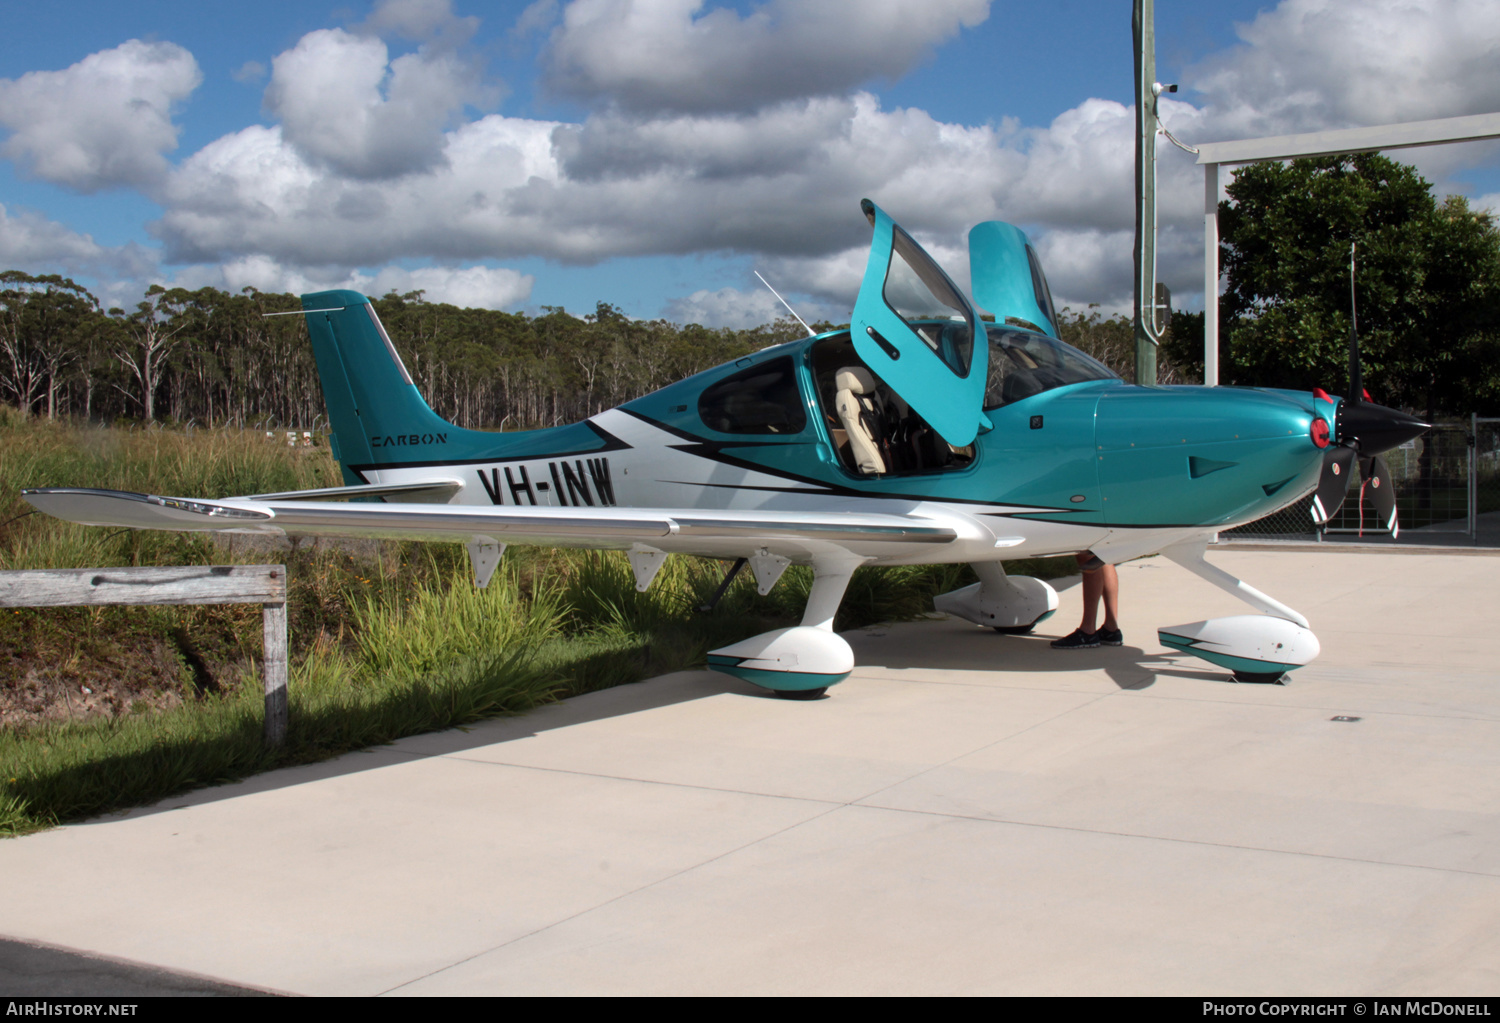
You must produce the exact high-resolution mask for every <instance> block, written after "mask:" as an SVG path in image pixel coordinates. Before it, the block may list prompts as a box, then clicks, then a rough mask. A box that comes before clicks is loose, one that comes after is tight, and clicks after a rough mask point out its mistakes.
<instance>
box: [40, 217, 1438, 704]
mask: <svg viewBox="0 0 1500 1023" xmlns="http://www.w3.org/2000/svg"><path fill="white" fill-rule="evenodd" d="M862 208H863V210H864V213H865V215H866V217H867V218H868V219H869V220H870V223H871V224H872V225H873V226H874V229H875V230H874V241H873V243H872V245H871V247H870V256H869V261H868V264H867V266H866V269H865V276H864V282H863V285H862V286H861V289H860V292H859V296H858V298H857V300H856V302H855V306H854V312H853V316H852V319H851V325H850V328H849V329H848V330H838V331H831V332H828V333H824V334H819V335H817V336H814V337H808V338H804V339H802V340H798V341H790V342H787V343H785V344H779V345H776V346H774V347H770V348H767V349H765V350H763V351H760V352H757V353H755V354H754V355H750V356H747V357H745V358H743V359H739V360H737V361H735V362H734V363H732V364H727V365H724V366H720V367H718V368H716V369H712V370H709V371H707V372H704V373H700V374H698V375H697V376H694V377H690V378H688V379H686V380H682V381H680V382H678V383H675V384H672V385H671V386H669V387H665V388H663V389H661V390H660V391H657V392H655V393H653V394H649V395H647V396H645V397H643V398H639V399H637V400H635V401H631V402H628V403H626V404H624V405H622V406H620V407H619V408H615V409H610V410H609V411H607V412H603V413H601V414H599V415H596V416H593V417H591V418H590V419H588V420H586V421H584V422H581V423H575V424H573V425H569V426H559V427H554V428H552V429H547V430H535V431H530V432H524V433H487V432H481V431H474V430H465V429H460V428H458V427H455V426H453V425H452V424H451V423H448V422H446V421H444V420H443V419H441V418H439V417H438V416H437V415H436V414H435V413H434V412H433V411H432V410H431V408H429V407H428V405H427V403H426V402H425V401H424V400H423V399H422V396H421V395H420V394H419V393H418V391H417V388H416V387H415V386H414V385H413V383H412V380H411V376H410V375H409V374H408V373H407V371H406V368H405V366H403V364H402V362H401V358H400V357H399V356H398V355H397V353H396V349H395V346H394V345H392V344H391V340H390V338H389V337H388V336H387V334H386V332H385V329H384V328H383V327H382V326H381V324H380V320H379V318H378V317H377V316H376V314H375V310H374V308H373V307H372V306H371V304H370V301H369V299H367V298H366V297H365V296H363V295H360V294H358V293H356V292H352V291H325V292H319V293H316V294H310V295H304V296H302V305H303V309H304V312H305V315H306V317H307V326H308V332H309V333H310V334H311V336H312V344H313V350H314V352H315V354H316V357H317V363H318V372H319V375H320V376H321V378H322V385H323V394H324V397H325V399H326V400H327V404H328V415H329V420H330V423H331V426H332V435H331V438H330V440H331V441H332V446H333V454H334V457H335V458H336V459H337V460H338V462H339V464H340V466H341V468H342V471H343V475H344V481H345V483H346V484H347V485H346V486H343V487H334V488H328V489H323V490H311V491H298V492H294V493H283V494H257V495H254V496H250V497H233V498H223V499H219V500H203V499H199V498H182V497H158V496H153V495H144V494H127V493H121V492H116V491H101V490H87V489H47V490H30V491H27V492H26V494H25V496H26V499H27V500H29V501H30V502H31V503H32V504H33V505H35V506H36V507H37V508H39V509H40V510H42V511H45V512H48V513H50V514H52V515H56V516H59V517H61V518H64V519H69V520H72V521H74V522H81V523H86V524H90V525H111V526H133V527H140V528H149V529H171V530H207V531H221V532H242V533H246V532H248V533H269V534H275V535H304V536H305V535H325V536H327V535H332V536H367V537H389V538H408V539H417V540H449V541H452V540H457V541H461V542H463V543H465V544H467V546H468V550H469V553H470V556H471V559H472V563H473V568H474V574H475V578H476V582H477V583H478V584H479V585H481V586H483V585H485V583H487V582H488V580H489V577H490V575H491V573H492V572H493V571H494V568H495V565H496V564H497V562H498V561H499V558H500V556H501V554H502V552H503V551H504V549H505V547H506V545H507V544H537V545H546V546H557V547H585V548H602V549H614V550H622V551H624V552H626V554H627V555H628V557H629V559H630V563H631V565H632V567H633V569H634V572H635V577H636V581H637V585H638V586H639V588H640V589H642V590H645V589H646V588H647V586H649V585H650V583H651V580H652V579H653V578H654V576H655V575H656V573H657V571H658V570H659V569H660V567H661V565H662V562H663V560H664V559H665V558H666V556H667V555H669V554H688V555H694V556H698V557H707V558H718V559H725V560H728V559H736V561H735V564H736V570H737V569H738V568H739V567H740V566H742V565H743V564H745V563H747V562H748V564H749V565H750V566H751V568H752V569H753V571H754V573H755V580H756V583H757V585H758V588H759V590H760V592H762V593H767V592H769V591H770V590H771V588H772V587H773V586H775V585H776V582H777V580H778V579H779V578H780V576H781V574H782V572H783V571H784V570H785V569H786V567H787V566H788V565H792V564H800V565H810V566H811V567H812V570H813V573H814V582H813V586H812V590H811V593H810V595H809V597H808V601H807V606H806V609H805V611H804V613H803V617H802V624H801V625H799V626H797V627H795V628H790V629H778V630H776V631H773V632H769V633H765V634H763V635H760V636H756V637H754V638H753V639H749V640H746V641H744V642H741V643H737V644H734V645H732V646H728V647H725V648H723V649H721V650H716V651H713V652H712V653H711V654H710V655H709V666H710V667H712V668H715V669H717V670H719V671H723V672H727V673H729V674H731V675H735V676H738V677H740V678H743V679H746V680H748V681H750V682H753V683H756V684H758V685H760V686H763V687H766V688H768V689H771V690H774V691H776V692H778V693H780V694H782V695H787V696H793V697H799V696H800V697H808V696H815V695H819V694H821V693H822V692H823V691H824V690H825V689H826V688H827V687H828V686H830V685H832V684H834V683H836V682H839V681H841V680H843V679H844V678H845V677H847V676H848V674H849V673H850V671H851V670H852V669H853V667H854V655H853V652H852V650H851V649H850V647H849V644H848V643H847V642H845V641H844V639H843V638H842V637H840V636H838V635H837V634H836V633H834V631H833V619H834V613H835V612H836V611H837V609H838V606H839V603H840V601H841V600H842V599H843V595H844V591H845V588H846V587H847V585H848V582H849V578H850V576H851V574H852V573H853V572H854V570H855V569H857V568H858V567H859V566H861V565H871V564H873V565H911V564H932V563H956V562H967V563H969V564H971V565H973V566H974V569H975V571H976V572H977V573H978V576H979V579H980V581H979V582H978V583H976V584H974V585H972V586H969V587H966V588H964V589H960V590H957V591H955V592H953V593H949V594H945V595H943V596H941V597H939V598H938V599H937V601H936V604H937V608H938V610H940V611H944V612H947V613H949V614H952V615H956V616H958V617H961V618H964V619H967V620H969V621H971V622H974V623H976V624H978V625H982V626H987V627H992V628H994V629H996V630H998V631H1000V632H1028V631H1030V630H1031V629H1032V628H1033V627H1034V626H1035V625H1036V624H1037V623H1038V622H1040V621H1042V620H1043V619H1045V618H1047V617H1048V616H1049V615H1051V614H1052V613H1053V612H1054V611H1055V610H1056V609H1057V593H1056V591H1054V590H1053V588H1052V587H1051V586H1049V585H1048V584H1047V583H1046V582H1044V581H1041V580H1037V579H1032V578H1027V577H1018V576H1008V575H1007V574H1006V573H1005V570H1004V563H1005V562H1006V561H1008V560H1012V559H1016V558H1033V557H1039V556H1047V555H1058V554H1067V553H1072V552H1080V551H1093V552H1094V553H1095V554H1096V555H1097V556H1098V557H1099V558H1101V559H1103V560H1104V561H1105V562H1109V563H1119V562H1123V561H1127V560H1129V559H1132V558H1137V557H1140V556H1142V555H1145V554H1151V553H1156V552H1160V553H1162V554H1163V555H1165V556H1167V557H1169V558H1171V559H1172V560H1174V561H1176V562H1178V563H1179V564H1182V565H1183V566H1185V567H1187V568H1189V569H1190V570H1192V571H1194V572H1196V573H1197V574H1199V575H1200V576H1202V577H1204V578H1205V579H1207V580H1208V581H1210V582H1212V583H1214V584H1216V585H1218V586H1221V587H1223V588H1225V589H1227V590H1229V591H1230V592H1231V593H1234V594H1235V595H1236V596H1238V597H1240V598H1242V599H1243V600H1244V601H1246V602H1247V603H1248V604H1250V605H1251V606H1253V607H1255V608H1256V609H1257V610H1259V611H1261V612H1264V613H1262V614H1255V615H1240V616H1234V617H1230V618H1221V619H1214V620H1210V621H1206V622H1196V623H1192V624H1189V625H1180V626H1172V627H1168V628H1163V629H1162V630H1161V631H1160V633H1159V635H1160V637H1161V640H1162V641H1163V642H1164V643H1165V644H1167V645H1170V646H1173V647H1177V648H1180V649H1183V650H1187V651H1190V652H1191V653H1193V654H1195V655H1197V656H1199V657H1202V658H1204V659H1206V660H1208V661H1210V662H1213V663H1215V664H1218V665H1221V666H1223V667H1227V668H1229V669H1230V670H1232V671H1234V672H1235V673H1236V674H1237V675H1238V676H1239V677H1241V678H1247V679H1248V678H1253V679H1273V678H1279V677H1280V676H1281V675H1282V673H1284V672H1285V671H1288V670H1290V669H1292V668H1295V667H1298V666H1300V665H1302V664H1305V663H1307V662H1308V661H1309V660H1311V659H1312V658H1313V657H1314V656H1316V655H1317V653H1318V643H1317V640H1316V638H1315V637H1314V636H1313V634H1312V632H1311V631H1310V630H1309V627H1308V623H1307V620H1306V619H1305V618H1303V617H1302V616H1301V615H1300V614H1298V613H1297V612H1296V611H1294V610H1292V609H1291V608H1289V607H1287V606H1285V605H1283V604H1281V603H1279V602H1277V601H1276V600H1273V599H1272V598H1270V597H1268V596H1266V595H1265V594H1262V593H1260V592H1259V591H1257V590H1255V589H1253V588H1251V587H1250V586H1248V585H1246V584H1245V583H1243V582H1241V581H1240V580H1238V579H1236V578H1234V577H1233V576H1230V575H1229V574H1228V573H1225V572H1223V571H1221V570H1219V569H1217V568H1215V567H1213V566H1211V565H1209V564H1208V563H1207V562H1206V561H1205V560H1204V556H1203V555H1204V550H1205V545H1206V543H1207V542H1208V541H1209V540H1210V539H1211V538H1212V537H1213V535H1214V534H1215V533H1217V532H1219V531H1220V530H1224V529H1229V528H1231V527H1233V526H1236V525H1240V524H1243V523H1246V522H1250V521H1252V520H1254V519H1258V518H1260V517H1262V516H1265V515H1268V514H1270V513H1271V512H1274V511H1276V510H1278V509H1280V508H1283V507H1285V506H1287V505H1289V504H1291V503H1293V502H1294V501H1296V500H1298V499H1299V498H1302V497H1304V496H1306V495H1307V494H1308V493H1310V492H1312V491H1317V493H1318V499H1317V501H1316V502H1315V505H1314V516H1315V517H1321V519H1323V520H1326V518H1327V517H1328V516H1331V515H1332V514H1333V512H1334V511H1336V510H1337V508H1338V505H1339V504H1340V503H1341V502H1342V500H1343V495H1344V493H1345V491H1346V490H1347V488H1348V483H1349V479H1350V476H1349V470H1350V469H1351V467H1352V465H1353V462H1354V460H1355V458H1356V457H1358V458H1360V460H1361V462H1362V465H1363V469H1364V475H1365V478H1366V480H1367V481H1368V482H1370V483H1373V484H1374V485H1375V489H1374V490H1373V496H1374V497H1375V499H1376V501H1377V507H1378V508H1379V509H1380V511H1381V514H1382V517H1383V519H1384V520H1385V521H1386V522H1387V524H1388V526H1389V527H1390V528H1392V529H1394V527H1395V502H1394V499H1393V498H1392V497H1391V496H1390V494H1391V488H1390V487H1389V485H1388V484H1387V485H1383V484H1386V481H1387V479H1388V474H1387V473H1386V472H1385V470H1384V466H1383V464H1382V463H1381V461H1380V460H1379V458H1378V457H1376V456H1377V455H1378V453H1379V452H1380V451H1384V450H1387V449H1389V448H1391V447H1394V446H1395V445H1397V444H1399V443H1402V442H1403V441H1405V440H1407V439H1408V438H1410V437H1414V436H1416V435H1417V434H1419V433H1420V432H1421V431H1422V430H1424V429H1425V428H1426V424H1423V423H1420V422H1418V421H1417V420H1415V419H1413V418H1412V417H1410V416H1407V415H1405V414H1403V413H1401V412H1397V411H1394V410H1391V409H1387V408H1383V407H1381V406H1378V405H1373V404H1370V403H1368V402H1361V401H1359V400H1358V399H1357V398H1356V399H1354V400H1340V399H1338V398H1332V397H1329V396H1328V395H1327V394H1325V393H1323V392H1322V391H1316V392H1313V393H1306V392H1293V391H1279V390H1268V389H1250V388H1227V387H1215V388H1205V387H1139V386H1135V385H1131V384H1126V383H1123V382H1122V381H1121V380H1120V379H1119V377H1118V376H1116V375H1115V374H1114V373H1113V372H1111V371H1110V370H1109V369H1107V368H1106V367H1105V366H1103V365H1102V364H1100V363H1098V362H1096V361H1095V360H1093V359H1091V358H1089V357H1088V356H1087V355H1084V354H1083V353H1082V352H1079V351H1077V350H1076V349H1074V348H1071V347H1069V346H1068V345H1066V344H1063V343H1062V342H1061V341H1060V340H1058V334H1057V314H1056V312H1055V311H1054V309H1053V305H1052V299H1051V297H1050V294H1049V292H1048V289H1047V284H1046V279H1045V277H1044V276H1043V274H1042V268H1041V264H1040V262H1039V261H1038V259H1037V256H1036V253H1035V251H1034V250H1033V249H1032V247H1031V246H1030V245H1029V244H1028V243H1027V240H1026V236H1025V234H1023V233H1022V232H1021V231H1020V230H1018V229H1016V228H1015V227H1012V226H1011V225H1009V224H1005V223H1001V222H998V221H991V222H988V223H984V224H980V225H979V226H978V227H976V228H974V230H973V231H972V232H971V233H970V236H969V250H970V266H971V270H972V274H973V282H974V298H975V299H976V300H977V301H978V302H979V304H980V305H981V306H982V307H983V308H985V309H987V310H989V311H990V312H992V313H994V314H995V322H994V323H987V322H985V321H983V320H981V318H980V316H979V314H978V313H977V312H976V311H975V306H974V304H973V303H972V302H971V301H970V300H969V298H968V297H967V296H965V295H964V294H963V292H962V291H961V290H960V289H959V288H958V287H957V286H955V285H954V283H953V282H952V280H950V279H949V277H948V275H947V274H946V273H944V272H943V270H942V268H941V267H939V266H938V264H937V263H936V262H935V261H934V260H933V259H932V258H931V257H930V256H929V255H928V254H927V253H926V252H925V251H923V249H922V248H921V247H920V246H919V245H918V244H917V243H916V242H915V241H913V240H912V238H911V236H910V235H909V234H907V233H906V232H905V231H903V230H902V229H901V228H900V227H899V226H898V225H896V224H895V223H894V222H892V220H891V219H890V217H888V216H887V215H886V214H885V213H884V212H883V211H881V210H880V209H879V208H878V207H876V206H875V205H874V204H873V203H871V202H869V201H868V200H865V201H864V202H863V203H862ZM1018 323H1019V324H1024V325H1012V324H1018ZM1028 325H1029V326H1028ZM1355 390H1356V392H1357V391H1358V388H1357V386H1356V388H1355ZM361 498H363V499H365V500H360V499H361Z"/></svg>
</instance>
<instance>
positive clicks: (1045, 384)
mask: <svg viewBox="0 0 1500 1023" xmlns="http://www.w3.org/2000/svg"><path fill="white" fill-rule="evenodd" d="M989 336H990V362H989V377H988V379H987V380H986V382H985V388H984V407H985V410H986V411H988V410H990V409H997V408H1000V407H1001V406H1003V405H1009V404H1011V403H1012V402H1017V401H1021V400H1022V399H1023V398H1029V397H1031V396H1032V395H1033V394H1041V393H1042V392H1043V391H1050V390H1052V389H1053V388H1054V387H1065V386H1067V385H1068V384H1078V383H1082V382H1083V381H1085V380H1118V379H1120V377H1119V376H1118V375H1117V374H1116V373H1115V372H1114V371H1113V370H1111V369H1110V368H1109V367H1108V366H1106V365H1104V363H1102V362H1098V361H1096V360H1094V359H1091V358H1089V357H1088V356H1087V355H1084V354H1083V353H1082V352H1080V351H1079V350H1078V349H1076V348H1074V347H1073V346H1071V345H1066V344H1063V343H1062V342H1061V341H1054V340H1053V339H1052V338H1050V337H1047V336H1045V335H1043V334H1033V333H1031V332H1030V331H1025V330H1016V329H1014V328H1012V327H998V326H991V327H989Z"/></svg>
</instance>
